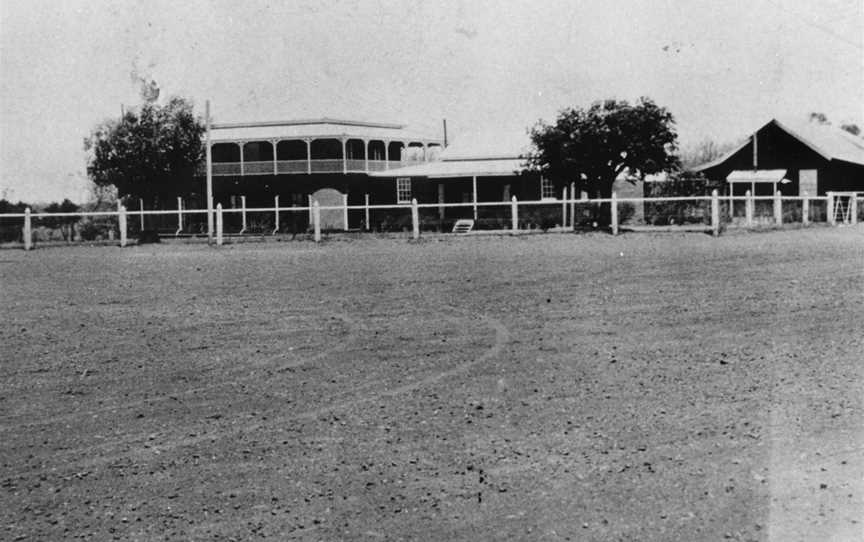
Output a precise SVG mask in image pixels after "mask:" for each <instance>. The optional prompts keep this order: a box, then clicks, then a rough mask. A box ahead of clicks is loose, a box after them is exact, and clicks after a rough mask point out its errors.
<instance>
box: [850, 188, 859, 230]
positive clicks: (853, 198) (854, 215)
mask: <svg viewBox="0 0 864 542" xmlns="http://www.w3.org/2000/svg"><path fill="white" fill-rule="evenodd" d="M857 223H858V194H857V193H856V192H853V193H852V194H851V195H850V196H849V224H851V225H853V226H854V225H855V224H857Z"/></svg>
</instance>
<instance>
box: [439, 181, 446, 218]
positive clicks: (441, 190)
mask: <svg viewBox="0 0 864 542" xmlns="http://www.w3.org/2000/svg"><path fill="white" fill-rule="evenodd" d="M444 195H445V194H444V182H443V181H442V182H439V183H438V203H439V204H440V205H439V206H438V218H439V219H441V220H444V201H445V198H444Z"/></svg>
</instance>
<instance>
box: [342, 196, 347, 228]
mask: <svg viewBox="0 0 864 542" xmlns="http://www.w3.org/2000/svg"><path fill="white" fill-rule="evenodd" d="M342 222H343V223H344V224H345V231H348V194H342Z"/></svg>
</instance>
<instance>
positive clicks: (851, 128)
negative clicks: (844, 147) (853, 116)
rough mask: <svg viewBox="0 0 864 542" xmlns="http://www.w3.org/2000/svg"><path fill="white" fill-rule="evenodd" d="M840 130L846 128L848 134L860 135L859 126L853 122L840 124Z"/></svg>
mask: <svg viewBox="0 0 864 542" xmlns="http://www.w3.org/2000/svg"><path fill="white" fill-rule="evenodd" d="M840 129H841V130H846V131H847V132H849V133H850V134H852V135H854V136H858V135H861V128H859V127H858V125H857V124H855V123H854V122H849V123H844V124H841V125H840Z"/></svg>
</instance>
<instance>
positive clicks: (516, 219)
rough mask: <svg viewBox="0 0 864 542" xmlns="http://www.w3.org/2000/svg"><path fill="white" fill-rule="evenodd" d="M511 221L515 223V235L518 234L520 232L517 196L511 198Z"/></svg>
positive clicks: (513, 227)
mask: <svg viewBox="0 0 864 542" xmlns="http://www.w3.org/2000/svg"><path fill="white" fill-rule="evenodd" d="M510 219H511V220H512V221H513V226H512V229H513V233H516V232H517V231H518V230H519V203H518V202H517V201H516V196H513V197H512V198H510Z"/></svg>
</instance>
